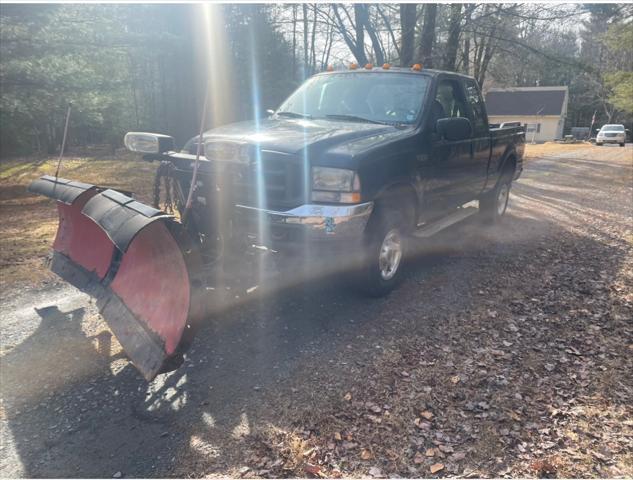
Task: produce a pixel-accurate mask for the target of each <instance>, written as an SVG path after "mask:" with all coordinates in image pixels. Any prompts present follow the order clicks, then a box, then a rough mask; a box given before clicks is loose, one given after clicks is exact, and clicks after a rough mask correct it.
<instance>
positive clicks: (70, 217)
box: [29, 176, 203, 380]
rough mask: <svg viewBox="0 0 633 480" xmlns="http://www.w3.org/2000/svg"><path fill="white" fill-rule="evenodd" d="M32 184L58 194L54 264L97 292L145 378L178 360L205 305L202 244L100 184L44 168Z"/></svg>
mask: <svg viewBox="0 0 633 480" xmlns="http://www.w3.org/2000/svg"><path fill="white" fill-rule="evenodd" d="M29 191H31V192H33V193H38V194H41V195H45V196H47V197H49V198H52V199H54V200H56V201H57V210H58V213H59V226H58V230H57V235H56V237H55V241H54V243H53V255H52V259H51V264H50V268H51V270H52V271H53V272H54V273H56V274H57V275H59V276H60V277H61V278H62V279H64V280H66V281H67V282H69V283H70V284H72V285H73V286H75V287H77V288H78V289H80V290H82V291H84V292H86V293H88V294H90V295H91V296H92V297H94V298H95V299H96V302H97V306H98V308H99V311H100V312H101V314H102V316H103V318H104V319H105V320H106V322H107V323H108V325H109V327H110V328H111V330H112V332H113V333H114V334H115V336H116V337H117V339H118V340H119V342H120V343H121V346H122V347H123V349H124V350H125V351H126V353H127V355H128V356H129V357H130V359H131V360H132V362H133V363H134V365H135V366H136V367H137V368H138V369H139V371H140V372H141V373H142V374H143V376H144V377H145V378H146V379H147V380H151V379H153V378H154V377H155V376H156V375H157V374H158V373H160V372H163V371H168V370H171V369H174V368H176V367H177V366H178V365H179V364H180V362H181V361H182V353H183V352H184V351H185V350H186V349H187V347H188V345H189V342H190V341H191V339H192V336H193V329H194V327H195V323H196V322H197V321H198V320H199V318H200V316H201V314H202V313H203V309H202V307H201V305H202V304H201V300H200V285H201V284H200V282H199V280H198V279H197V278H196V277H195V272H196V271H197V267H198V266H199V263H200V262H199V250H198V249H197V247H196V245H195V244H194V243H193V242H192V240H191V239H190V238H189V236H188V234H187V233H186V231H185V230H184V229H183V228H182V225H181V224H180V223H179V222H177V221H175V220H174V218H173V215H167V214H165V213H164V212H161V211H160V210H158V209H155V208H152V207H149V206H147V205H144V204H142V203H139V202H137V201H135V200H134V199H133V198H131V197H129V196H127V195H124V194H123V193H120V192H117V191H115V190H112V189H107V188H101V187H98V186H95V185H90V184H86V183H81V182H75V181H70V180H66V179H62V178H55V177H52V176H44V177H42V178H40V179H39V180H36V181H34V182H33V183H32V184H31V185H30V186H29Z"/></svg>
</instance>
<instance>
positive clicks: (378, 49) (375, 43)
mask: <svg viewBox="0 0 633 480" xmlns="http://www.w3.org/2000/svg"><path fill="white" fill-rule="evenodd" d="M362 7H363V10H364V14H363V25H364V26H365V30H367V34H368V35H369V39H370V40H371V47H372V49H373V51H374V60H375V62H376V64H378V65H382V64H383V63H385V54H384V52H383V49H382V44H381V43H380V38H378V34H377V33H376V29H375V28H374V26H373V25H372V23H371V22H370V21H369V6H368V5H362Z"/></svg>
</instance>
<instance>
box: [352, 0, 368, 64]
mask: <svg viewBox="0 0 633 480" xmlns="http://www.w3.org/2000/svg"><path fill="white" fill-rule="evenodd" d="M365 14H366V11H365V5H362V4H360V3H355V4H354V21H355V22H356V28H355V30H356V50H357V53H356V59H357V60H358V62H359V63H360V64H361V65H365V64H366V63H367V55H366V54H365Z"/></svg>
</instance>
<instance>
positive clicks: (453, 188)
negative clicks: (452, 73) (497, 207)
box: [422, 77, 472, 216]
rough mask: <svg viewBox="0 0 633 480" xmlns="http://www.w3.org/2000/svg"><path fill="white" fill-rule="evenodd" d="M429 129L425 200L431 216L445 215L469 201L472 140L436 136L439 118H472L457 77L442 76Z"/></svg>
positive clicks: (432, 106)
mask: <svg viewBox="0 0 633 480" xmlns="http://www.w3.org/2000/svg"><path fill="white" fill-rule="evenodd" d="M431 102H432V103H431V105H430V109H431V111H430V115H429V118H428V123H427V129H429V130H430V131H431V132H433V133H431V135H430V137H429V138H430V141H431V142H430V143H431V148H430V154H429V158H428V162H427V163H426V164H425V165H424V167H423V169H424V172H422V178H427V179H428V186H429V188H428V189H427V191H426V192H425V193H426V197H427V201H426V204H427V207H428V208H429V209H430V210H431V212H430V213H431V215H432V216H434V215H438V214H442V213H443V212H445V211H446V210H450V209H453V208H455V207H457V206H459V205H461V204H462V203H464V202H465V201H467V200H464V198H466V197H467V196H468V195H467V192H468V191H469V189H470V188H469V182H470V181H471V179H470V176H471V175H472V172H471V171H470V170H471V167H472V148H471V145H472V139H470V138H467V139H464V140H458V141H452V140H451V141H449V140H446V139H444V138H441V137H440V136H439V135H438V134H437V133H435V124H436V122H437V120H439V119H440V118H449V117H465V118H469V110H468V108H467V102H466V97H465V95H464V90H463V87H462V84H461V82H460V80H459V79H458V78H457V77H440V79H438V83H437V88H436V91H435V96H434V97H433V98H432V100H431Z"/></svg>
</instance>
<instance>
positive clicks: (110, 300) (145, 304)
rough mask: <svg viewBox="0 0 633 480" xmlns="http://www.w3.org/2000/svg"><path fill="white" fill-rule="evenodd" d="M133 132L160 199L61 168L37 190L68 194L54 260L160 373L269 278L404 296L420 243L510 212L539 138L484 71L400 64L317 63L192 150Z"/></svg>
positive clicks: (130, 348)
mask: <svg viewBox="0 0 633 480" xmlns="http://www.w3.org/2000/svg"><path fill="white" fill-rule="evenodd" d="M125 144H126V147H127V148H128V149H129V150H131V151H134V152H139V153H143V154H144V158H145V159H146V160H151V161H154V160H157V161H159V162H160V165H159V166H158V169H157V172H156V177H155V179H154V206H153V207H152V206H148V205H144V204H142V203H140V202H139V201H137V200H135V199H134V198H131V197H129V196H128V195H127V194H125V192H121V191H116V190H113V189H109V188H107V187H103V186H98V185H91V184H87V183H83V182H77V181H73V180H66V179H62V178H58V177H51V176H45V177H42V178H41V179H39V180H36V181H34V182H33V183H32V184H31V185H30V186H29V189H30V190H31V191H32V192H36V193H39V194H42V195H46V196H48V197H50V198H53V199H55V200H57V208H58V211H59V227H58V231H57V236H56V238H55V242H54V244H53V255H52V257H51V270H53V271H54V272H55V273H57V274H58V275H60V276H61V277H62V278H63V279H65V280H67V281H68V282H70V283H71V284H73V285H74V286H76V287H77V288H80V289H82V290H83V291H85V292H87V293H89V294H90V295H92V296H93V297H95V298H96V300H97V305H98V307H99V311H100V312H101V314H102V316H103V318H104V319H105V320H106V321H107V322H108V325H109V326H110V328H111V329H112V331H113V332H114V334H115V335H116V336H117V338H118V340H119V342H120V343H121V345H122V346H123V348H124V349H125V351H126V352H127V354H128V356H129V357H130V358H131V360H132V361H133V362H134V364H135V365H136V367H137V368H138V369H139V370H140V371H141V373H142V374H143V375H144V377H145V378H146V379H147V380H151V379H152V378H154V377H155V376H156V375H158V374H159V373H160V372H164V371H167V370H170V369H173V368H177V366H178V365H180V364H181V362H182V358H183V356H182V355H183V353H184V352H185V351H186V350H187V348H188V346H189V345H190V343H191V340H192V338H193V332H194V331H195V326H196V325H197V324H198V322H199V321H201V320H203V319H205V318H208V313H211V311H212V309H214V308H216V307H217V306H218V305H225V304H226V302H227V301H229V302H231V301H234V300H235V297H239V298H243V297H244V296H248V295H249V294H250V293H252V292H253V291H254V290H257V289H259V288H260V287H262V288H261V289H260V290H267V287H268V286H274V287H278V286H280V285H284V284H288V283H296V282H297V281H298V280H299V281H300V280H302V279H303V277H313V276H316V275H322V274H324V273H333V272H335V273H345V274H348V273H352V274H353V276H352V278H355V280H356V281H357V282H358V284H359V285H362V286H363V287H364V289H365V290H366V291H367V292H368V293H370V294H372V295H383V294H385V293H387V292H389V291H390V290H391V289H392V288H393V287H394V286H395V285H396V284H397V282H398V280H399V279H400V278H401V276H402V275H401V273H402V266H403V260H404V259H405V258H406V253H407V250H408V249H407V246H408V245H409V244H410V243H409V241H410V240H412V239H413V238H415V237H420V238H425V237H429V236H431V235H433V234H435V233H437V232H438V231H440V230H442V229H444V228H446V227H448V226H450V225H452V224H454V223H456V222H458V221H460V220H463V219H465V218H466V217H468V216H470V215H473V214H475V213H479V214H480V215H481V216H482V217H483V218H485V219H486V220H489V221H496V220H497V219H499V218H500V217H501V216H502V215H503V214H504V213H505V210H506V207H507V203H508V195H509V191H510V187H511V184H512V181H513V180H514V179H516V178H518V176H519V175H520V174H521V170H522V165H523V164H522V158H523V150H524V144H525V135H524V132H523V131H522V129H521V127H520V126H518V125H500V126H498V127H496V126H495V128H491V126H490V125H488V119H487V116H486V109H485V106H484V103H483V101H482V98H481V93H480V91H479V88H478V86H477V84H476V82H475V80H473V79H472V78H470V77H466V76H462V75H457V74H454V73H448V72H440V71H434V70H423V69H421V68H419V66H414V68H411V69H401V68H390V67H389V66H388V65H385V66H384V67H383V68H373V67H371V66H367V68H365V69H362V70H359V69H357V68H355V69H350V70H349V71H342V72H327V73H322V74H318V75H315V76H314V77H312V78H310V79H308V80H307V81H306V82H305V83H304V84H303V85H302V86H301V87H300V88H299V89H298V90H297V91H296V92H294V93H293V94H292V95H290V97H289V98H288V99H287V100H286V101H285V102H284V103H283V104H282V105H281V106H280V107H279V109H278V110H277V111H275V112H271V114H270V116H269V117H268V118H265V119H255V120H254V121H251V122H245V123H237V124H233V125H227V126H224V127H221V128H216V129H213V130H210V131H208V132H205V133H203V134H200V135H198V136H196V137H194V138H193V139H192V140H190V141H189V142H187V144H186V145H185V146H184V148H183V149H181V150H180V151H176V149H175V146H174V139H173V138H172V137H169V136H166V135H160V134H153V133H143V132H130V133H128V134H127V135H126V136H125ZM161 190H162V192H161ZM477 202H478V208H477V207H475V206H473V204H474V203H477ZM271 279H274V280H272V281H271Z"/></svg>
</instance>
